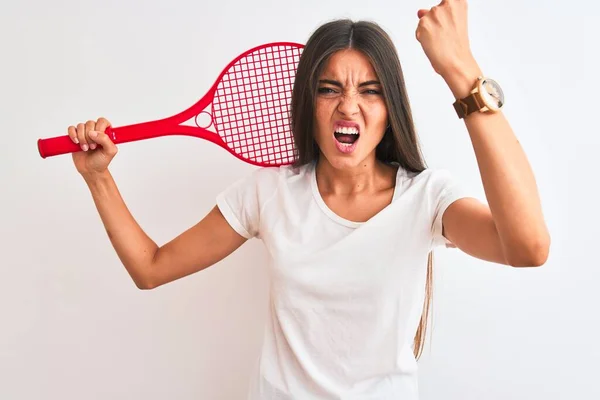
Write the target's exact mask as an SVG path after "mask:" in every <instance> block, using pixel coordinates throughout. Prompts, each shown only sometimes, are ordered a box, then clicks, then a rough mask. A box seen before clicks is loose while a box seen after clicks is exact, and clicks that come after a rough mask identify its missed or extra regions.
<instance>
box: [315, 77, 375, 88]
mask: <svg viewBox="0 0 600 400" xmlns="http://www.w3.org/2000/svg"><path fill="white" fill-rule="evenodd" d="M319 83H328V84H330V85H333V86H337V87H343V85H342V84H341V83H340V82H338V81H334V80H332V79H321V80H320V81H319ZM369 85H381V83H380V82H379V81H375V80H371V81H366V82H362V83H360V84H359V85H358V87H362V86H369Z"/></svg>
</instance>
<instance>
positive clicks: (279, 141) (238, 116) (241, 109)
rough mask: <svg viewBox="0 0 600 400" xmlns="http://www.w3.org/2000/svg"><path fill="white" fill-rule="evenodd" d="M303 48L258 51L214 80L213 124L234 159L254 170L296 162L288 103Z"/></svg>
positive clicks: (274, 46)
mask: <svg viewBox="0 0 600 400" xmlns="http://www.w3.org/2000/svg"><path fill="white" fill-rule="evenodd" d="M303 48H304V46H303V45H302V44H299V43H293V42H273V43H267V44H263V45H261V46H257V47H255V48H252V49H250V50H248V51H246V52H244V53H242V54H241V55H239V56H238V57H237V58H235V59H234V60H233V61H231V63H230V64H229V65H228V66H227V67H225V68H224V70H223V72H222V73H221V75H220V76H219V78H218V79H217V81H216V83H215V86H214V87H213V88H214V94H213V96H212V102H211V113H212V115H211V117H212V124H213V125H214V129H215V131H216V133H217V134H218V135H219V137H220V139H221V140H222V141H223V144H224V145H225V146H226V147H227V148H228V149H229V150H230V151H231V152H232V153H233V154H235V155H236V156H237V157H238V158H240V159H242V160H244V161H246V162H249V163H252V164H254V165H259V166H280V165H287V164H291V163H293V162H294V161H295V160H296V158H297V155H298V154H297V150H296V146H295V143H294V136H293V132H292V129H291V123H290V122H291V121H290V103H291V96H292V91H293V87H294V80H295V76H296V69H297V66H298V62H299V60H300V56H301V54H302V50H303Z"/></svg>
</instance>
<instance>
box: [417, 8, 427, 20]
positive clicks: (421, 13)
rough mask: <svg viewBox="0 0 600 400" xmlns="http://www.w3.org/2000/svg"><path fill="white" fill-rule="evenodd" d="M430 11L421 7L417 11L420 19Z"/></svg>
mask: <svg viewBox="0 0 600 400" xmlns="http://www.w3.org/2000/svg"><path fill="white" fill-rule="evenodd" d="M428 12H429V10H425V9H421V10H419V11H417V17H419V19H421V18H423V17H424V16H425V15H426V14H427V13H428Z"/></svg>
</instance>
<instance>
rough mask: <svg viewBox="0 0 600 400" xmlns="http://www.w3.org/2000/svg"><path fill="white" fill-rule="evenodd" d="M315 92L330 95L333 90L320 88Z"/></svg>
mask: <svg viewBox="0 0 600 400" xmlns="http://www.w3.org/2000/svg"><path fill="white" fill-rule="evenodd" d="M317 92H319V93H322V94H330V93H335V90H334V89H332V88H328V87H322V88H319V89H318V90H317Z"/></svg>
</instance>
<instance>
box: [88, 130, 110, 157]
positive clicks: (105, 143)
mask: <svg viewBox="0 0 600 400" xmlns="http://www.w3.org/2000/svg"><path fill="white" fill-rule="evenodd" d="M88 134H89V135H90V138H91V139H92V140H93V141H94V142H96V143H98V144H99V145H100V146H102V148H103V149H104V151H106V152H107V153H109V154H114V153H116V152H117V151H116V150H117V146H116V145H115V144H114V143H113V141H112V140H111V139H110V137H109V136H108V135H107V134H106V133H104V132H100V131H89V133H88Z"/></svg>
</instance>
